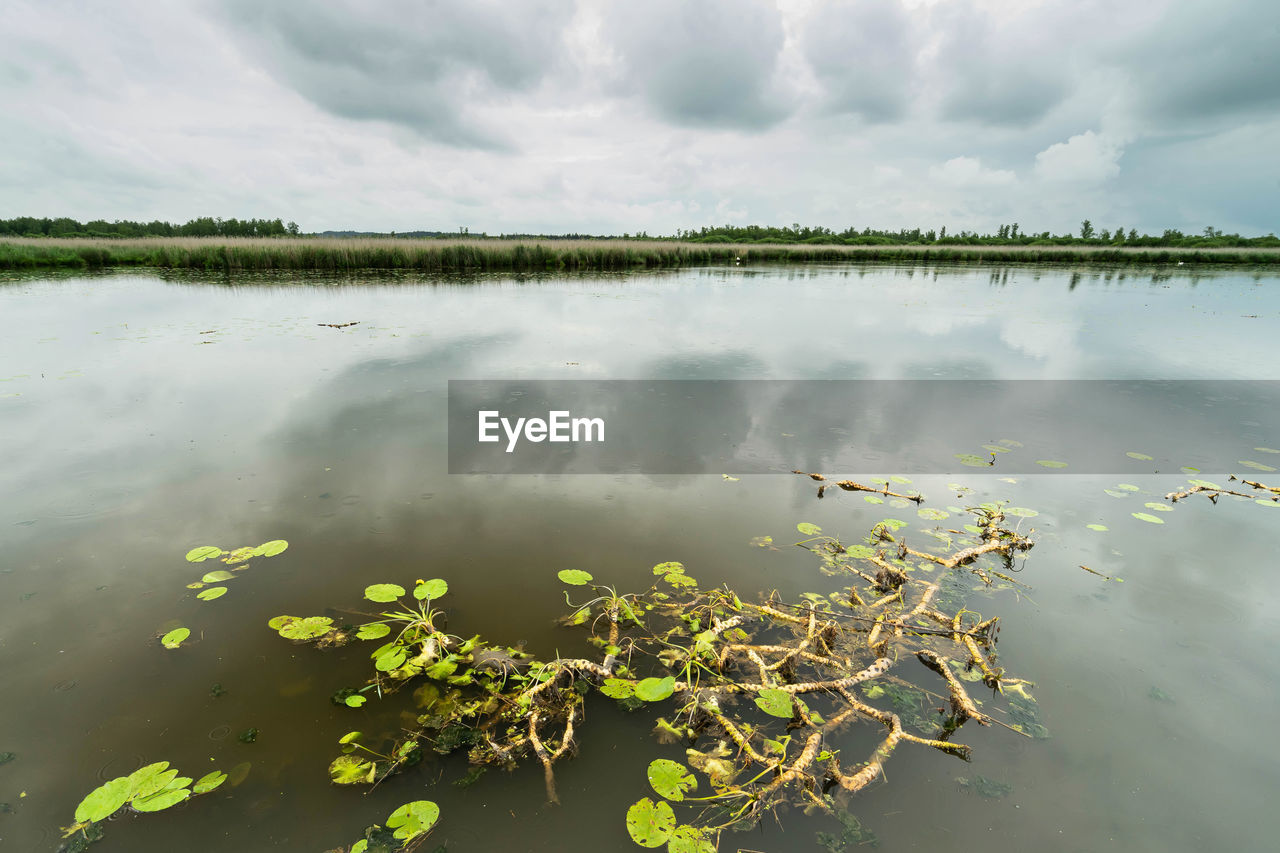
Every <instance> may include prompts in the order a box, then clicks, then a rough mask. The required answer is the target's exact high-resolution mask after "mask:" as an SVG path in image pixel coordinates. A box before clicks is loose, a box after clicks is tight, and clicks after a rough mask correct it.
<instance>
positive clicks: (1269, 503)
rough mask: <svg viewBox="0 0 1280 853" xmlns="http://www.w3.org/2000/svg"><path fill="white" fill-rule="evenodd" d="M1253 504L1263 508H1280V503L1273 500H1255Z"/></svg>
mask: <svg viewBox="0 0 1280 853" xmlns="http://www.w3.org/2000/svg"><path fill="white" fill-rule="evenodd" d="M1253 502H1254V503H1256V504H1262V505H1263V506H1271V507H1280V502H1277V501H1273V500H1272V499H1271V498H1254V499H1253Z"/></svg>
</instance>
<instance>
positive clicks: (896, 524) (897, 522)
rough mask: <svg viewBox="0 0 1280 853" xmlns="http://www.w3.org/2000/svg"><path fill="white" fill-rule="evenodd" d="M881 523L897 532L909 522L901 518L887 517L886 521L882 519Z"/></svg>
mask: <svg viewBox="0 0 1280 853" xmlns="http://www.w3.org/2000/svg"><path fill="white" fill-rule="evenodd" d="M880 523H881V524H883V525H884V526H885V527H887V528H889V529H890V530H892V531H895V532H897V531H899V530H901V529H902V528H904V527H906V526H907V523H906V522H905V521H903V520H902V519H900V518H886V519H885V520H884V521H881V522H880Z"/></svg>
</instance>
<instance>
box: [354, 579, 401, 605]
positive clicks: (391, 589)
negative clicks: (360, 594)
mask: <svg viewBox="0 0 1280 853" xmlns="http://www.w3.org/2000/svg"><path fill="white" fill-rule="evenodd" d="M402 595H404V587H402V586H400V585H399V584H395V583H375V584H372V585H370V586H366V587H365V588H364V597H365V598H367V599H369V600H370V601H376V602H378V603H380V604H386V603H387V602H389V601H395V600H396V599H397V598H399V597H400V596H402Z"/></svg>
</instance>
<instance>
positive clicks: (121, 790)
mask: <svg viewBox="0 0 1280 853" xmlns="http://www.w3.org/2000/svg"><path fill="white" fill-rule="evenodd" d="M130 789H131V785H130V782H129V777H128V776H121V777H120V778H119V779H112V780H111V781H110V782H107V783H106V784H105V785H100V786H99V787H97V788H94V789H93V790H92V791H90V792H89V795H88V796H87V797H85V798H84V799H83V800H81V801H80V805H78V806H76V822H77V823H84V822H86V821H88V822H90V823H97V822H98V821H100V820H106V819H107V818H109V817H111V816H112V815H113V814H115V813H116V811H117V810H119V808H120V807H121V806H123V805H124V804H125V802H126V801H127V800H128V799H129V792H130Z"/></svg>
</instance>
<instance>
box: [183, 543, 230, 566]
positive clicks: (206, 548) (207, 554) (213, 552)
mask: <svg viewBox="0 0 1280 853" xmlns="http://www.w3.org/2000/svg"><path fill="white" fill-rule="evenodd" d="M222 554H223V551H222V549H221V548H219V547H217V546H215V545H200V546H199V547H196V548H192V549H191V550H190V551H188V552H187V562H188V563H203V562H204V561H205V560H209V559H212V558H214V557H221V556H222Z"/></svg>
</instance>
